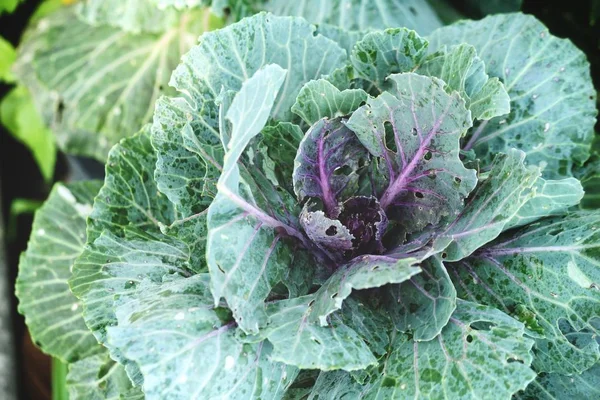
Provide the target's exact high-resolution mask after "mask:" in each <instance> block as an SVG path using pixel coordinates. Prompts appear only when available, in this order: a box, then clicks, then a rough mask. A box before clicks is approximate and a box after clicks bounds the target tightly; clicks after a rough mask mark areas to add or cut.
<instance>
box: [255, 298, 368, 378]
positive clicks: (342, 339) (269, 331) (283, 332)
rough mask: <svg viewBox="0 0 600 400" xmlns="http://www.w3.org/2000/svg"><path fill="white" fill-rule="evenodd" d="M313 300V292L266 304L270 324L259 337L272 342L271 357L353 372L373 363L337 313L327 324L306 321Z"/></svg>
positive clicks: (300, 364) (363, 346) (364, 345)
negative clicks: (321, 324)
mask: <svg viewBox="0 0 600 400" xmlns="http://www.w3.org/2000/svg"><path fill="white" fill-rule="evenodd" d="M314 302H315V297H314V295H308V296H304V297H297V298H295V299H291V300H281V301H277V302H273V303H271V304H269V305H268V307H267V314H268V315H269V323H268V325H267V327H266V328H265V329H264V330H262V331H261V332H260V334H259V335H258V338H261V339H262V338H266V339H267V340H268V341H269V342H271V343H272V344H273V353H272V354H271V358H272V359H273V360H274V361H279V362H283V363H286V364H288V365H294V366H296V367H298V368H302V369H320V370H323V371H330V370H335V369H344V370H346V371H353V370H360V369H364V368H366V367H368V366H370V365H374V364H375V363H376V359H375V357H374V356H373V354H372V353H371V351H370V350H369V347H368V346H367V344H366V343H365V342H364V340H363V339H362V338H361V337H360V336H359V335H358V334H357V333H356V331H354V330H353V329H351V328H349V327H348V326H346V325H345V324H344V322H343V321H342V319H341V318H340V317H339V316H333V317H332V318H331V323H330V324H329V325H326V326H320V325H319V324H318V323H316V322H311V321H310V320H309V319H310V318H309V315H310V314H311V312H312V305H313V304H314Z"/></svg>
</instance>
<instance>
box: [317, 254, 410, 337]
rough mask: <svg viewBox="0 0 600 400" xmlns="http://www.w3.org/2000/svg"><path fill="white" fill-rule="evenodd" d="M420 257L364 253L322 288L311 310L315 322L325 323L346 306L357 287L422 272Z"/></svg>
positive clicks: (339, 271) (340, 269) (373, 286)
mask: <svg viewBox="0 0 600 400" xmlns="http://www.w3.org/2000/svg"><path fill="white" fill-rule="evenodd" d="M418 263H419V260H418V259H415V258H406V259H400V260H396V259H393V258H390V257H386V256H375V255H368V256H360V257H357V258H356V259H355V260H354V261H352V262H350V263H348V264H346V265H343V266H341V267H339V268H338V269H337V271H336V272H335V273H334V274H333V275H332V276H331V277H330V278H329V279H328V280H327V281H326V282H325V283H324V284H323V286H321V287H320V288H319V290H318V291H317V292H316V294H315V301H314V304H313V305H312V310H311V313H310V320H311V321H318V322H319V323H320V324H321V325H323V326H325V325H327V324H328V323H329V318H328V316H329V315H330V314H331V313H333V312H334V311H336V310H339V309H341V308H342V303H343V301H344V300H345V299H346V298H347V297H348V296H350V294H351V293H352V291H353V290H360V289H371V288H377V287H380V286H383V285H387V284H389V283H401V282H404V281H406V280H408V279H410V278H411V277H412V276H414V275H417V274H418V273H419V272H421V268H420V267H419V265H418Z"/></svg>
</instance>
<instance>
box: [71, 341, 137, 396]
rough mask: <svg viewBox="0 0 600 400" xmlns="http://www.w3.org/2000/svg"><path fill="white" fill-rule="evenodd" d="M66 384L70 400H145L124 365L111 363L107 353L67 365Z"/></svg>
mask: <svg viewBox="0 0 600 400" xmlns="http://www.w3.org/2000/svg"><path fill="white" fill-rule="evenodd" d="M66 385H67V389H68V391H69V398H71V399H86V400H87V399H89V400H105V399H122V398H126V399H127V400H134V399H140V400H142V399H144V395H143V393H142V392H141V390H140V389H136V388H134V387H133V386H132V384H131V381H130V380H129V377H128V376H127V374H126V373H125V369H124V368H123V366H122V365H121V364H119V363H117V362H115V361H113V360H111V358H110V357H109V356H108V353H107V352H106V351H104V352H102V353H100V354H96V355H93V356H90V357H86V358H84V359H82V360H79V361H77V362H75V363H72V364H70V365H69V373H68V374H67V382H66ZM125 395H127V396H125Z"/></svg>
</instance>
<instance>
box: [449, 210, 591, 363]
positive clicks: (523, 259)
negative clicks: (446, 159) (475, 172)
mask: <svg viewBox="0 0 600 400" xmlns="http://www.w3.org/2000/svg"><path fill="white" fill-rule="evenodd" d="M599 227H600V213H597V212H581V213H576V214H571V215H569V216H563V217H556V218H549V219H544V220H542V221H540V222H536V223H534V224H531V225H529V226H528V227H526V228H522V229H521V230H519V231H517V232H510V233H508V234H507V235H506V236H502V237H500V238H499V239H498V240H497V241H495V242H492V243H491V244H489V245H488V246H486V247H484V248H483V249H481V250H480V251H478V252H477V253H475V254H474V255H473V256H472V257H470V258H468V259H466V260H463V261H462V262H460V263H456V264H452V266H451V267H449V269H450V271H451V273H450V276H451V277H452V279H453V280H454V281H455V285H456V287H457V290H459V295H460V296H463V297H467V298H469V299H473V300H474V301H479V302H483V303H485V304H488V305H491V306H495V307H497V308H499V309H501V310H504V311H506V312H508V313H510V314H511V315H514V316H515V318H518V319H520V320H522V321H523V322H524V323H526V326H527V328H528V333H529V334H530V335H532V336H533V337H535V338H536V347H535V349H534V351H535V356H536V357H535V361H534V367H535V369H536V371H538V372H557V373H563V374H574V373H580V372H582V371H584V370H586V369H588V368H590V367H591V366H592V365H593V364H594V363H596V362H598V361H599V360H600V351H599V345H598V343H596V342H595V341H594V340H593V338H594V337H596V336H597V335H598V334H599V333H600V331H599V329H598V325H597V324H594V323H593V320H594V319H595V318H598V309H599V307H600V291H599V290H598V287H599V285H600V273H599V269H598V262H599V257H598V248H599V247H600V236H599V235H600V230H599V229H598V228H599ZM473 282H475V283H477V284H475V285H474V284H472V283H473Z"/></svg>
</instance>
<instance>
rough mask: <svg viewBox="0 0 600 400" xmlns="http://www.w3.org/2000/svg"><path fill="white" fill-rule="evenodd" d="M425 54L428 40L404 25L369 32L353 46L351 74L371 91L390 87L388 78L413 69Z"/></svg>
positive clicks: (374, 91)
mask: <svg viewBox="0 0 600 400" xmlns="http://www.w3.org/2000/svg"><path fill="white" fill-rule="evenodd" d="M426 54H427V41H426V40H425V39H423V38H421V37H419V35H417V34H416V33H415V32H414V31H410V30H408V29H405V28H394V29H386V30H385V31H383V32H371V33H368V34H366V35H365V36H364V37H363V38H362V40H360V41H359V42H358V43H356V44H355V45H354V47H353V48H352V53H351V54H350V62H351V64H352V67H353V68H354V75H355V77H356V78H359V79H361V80H362V81H364V83H365V87H366V88H367V89H368V90H367V91H368V92H370V93H374V94H377V93H381V92H382V91H384V90H387V89H389V86H391V84H390V82H386V80H387V77H388V76H389V75H391V74H396V73H399V72H410V71H412V70H414V69H415V67H416V66H417V65H419V63H420V62H421V61H422V59H423V57H425V55H426Z"/></svg>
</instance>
